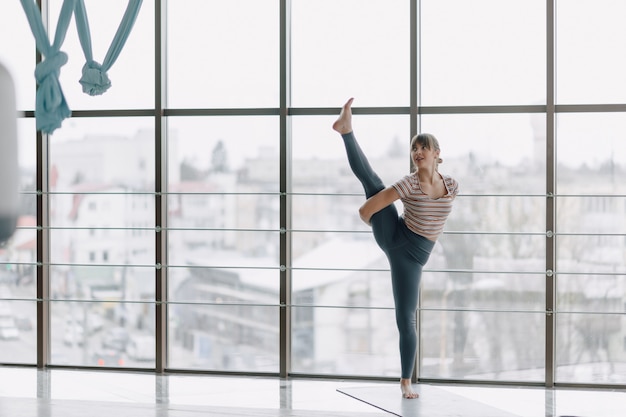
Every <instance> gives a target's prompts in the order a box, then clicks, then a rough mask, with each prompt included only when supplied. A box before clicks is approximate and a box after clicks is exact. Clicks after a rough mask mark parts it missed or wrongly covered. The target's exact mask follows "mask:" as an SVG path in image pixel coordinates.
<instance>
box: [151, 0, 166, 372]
mask: <svg viewBox="0 0 626 417" xmlns="http://www.w3.org/2000/svg"><path fill="white" fill-rule="evenodd" d="M166 1H167V0H156V1H155V4H154V56H155V58H154V71H155V74H154V80H155V82H154V88H155V92H154V145H155V152H154V158H155V161H154V162H155V163H154V167H155V182H154V187H155V190H154V191H155V197H154V198H155V204H154V208H155V212H154V217H155V233H154V236H155V263H156V265H157V267H156V268H155V271H154V273H155V309H154V310H155V341H156V346H155V352H156V360H155V370H156V372H158V373H163V372H164V371H165V370H166V368H167V322H168V320H167V295H168V294H167V268H162V267H159V266H160V265H167V194H166V193H165V192H166V191H167V170H166V166H167V165H166V162H167V146H166V142H165V134H164V132H165V130H166V128H165V122H164V120H163V107H164V102H165V99H164V91H165V88H164V83H165V77H164V72H165V71H164V68H165V59H164V57H165V41H164V39H163V33H164V28H165V18H166V12H165V11H166Z"/></svg>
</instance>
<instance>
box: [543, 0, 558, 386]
mask: <svg viewBox="0 0 626 417" xmlns="http://www.w3.org/2000/svg"><path fill="white" fill-rule="evenodd" d="M555 1H556V0H546V3H547V9H546V321H545V323H546V329H545V332H546V333H545V337H546V340H545V385H546V387H548V388H551V387H553V386H554V376H555V351H556V350H555V320H556V318H555V315H554V308H555V285H556V277H555V275H554V273H553V271H555V270H556V246H555V240H556V237H555V236H554V232H555V231H556V227H557V225H556V213H555V211H556V201H555V200H556V198H555V197H554V195H555V194H556V151H555V149H556V147H555V49H556V48H555Z"/></svg>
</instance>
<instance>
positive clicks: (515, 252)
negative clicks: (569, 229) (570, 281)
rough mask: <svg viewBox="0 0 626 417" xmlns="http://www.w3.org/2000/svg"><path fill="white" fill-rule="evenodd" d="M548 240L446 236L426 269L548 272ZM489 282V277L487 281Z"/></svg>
mask: <svg viewBox="0 0 626 417" xmlns="http://www.w3.org/2000/svg"><path fill="white" fill-rule="evenodd" d="M545 239H546V238H545V236H542V235H539V236H531V235H523V234H520V235H517V234H505V235H498V234H475V235H474V234H445V232H444V235H443V236H442V237H441V238H440V239H439V240H438V243H437V245H435V248H434V249H433V252H432V254H431V256H430V259H429V260H428V263H427V264H426V269H462V270H470V271H472V270H473V271H477V272H476V273H477V274H481V273H482V272H480V271H485V272H487V271H489V272H499V273H505V272H510V271H520V272H541V271H544V272H545V261H544V256H545ZM485 278H486V277H485Z"/></svg>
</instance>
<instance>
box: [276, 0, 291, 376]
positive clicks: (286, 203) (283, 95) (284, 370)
mask: <svg viewBox="0 0 626 417" xmlns="http://www.w3.org/2000/svg"><path fill="white" fill-rule="evenodd" d="M279 13H280V22H279V25H280V29H279V31H280V35H279V36H280V48H279V49H280V52H279V55H280V57H279V59H280V112H279V129H280V161H279V164H280V197H279V198H280V220H279V221H280V229H281V233H280V234H279V236H280V237H279V239H280V242H279V252H280V254H279V261H280V265H281V268H280V272H279V274H280V290H279V302H280V307H279V335H280V336H279V375H280V377H281V378H287V377H288V376H289V373H290V372H291V307H290V304H291V233H289V232H287V230H289V229H291V206H290V202H291V198H290V196H289V193H290V191H291V146H290V143H291V121H290V117H289V106H290V105H291V0H280V11H279Z"/></svg>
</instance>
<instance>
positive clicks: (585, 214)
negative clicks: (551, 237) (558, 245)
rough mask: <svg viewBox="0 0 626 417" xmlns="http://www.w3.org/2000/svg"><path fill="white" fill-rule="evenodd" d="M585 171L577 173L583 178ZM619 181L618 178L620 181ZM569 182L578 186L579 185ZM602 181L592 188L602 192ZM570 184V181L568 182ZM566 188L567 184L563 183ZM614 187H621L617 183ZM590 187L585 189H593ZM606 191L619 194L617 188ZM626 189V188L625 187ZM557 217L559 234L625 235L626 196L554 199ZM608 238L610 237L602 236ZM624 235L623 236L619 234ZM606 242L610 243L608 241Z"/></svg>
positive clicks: (614, 240)
mask: <svg viewBox="0 0 626 417" xmlns="http://www.w3.org/2000/svg"><path fill="white" fill-rule="evenodd" d="M584 176H586V174H582V173H581V174H580V176H579V177H580V178H583V177H584ZM619 182H621V180H620V181H619ZM579 183H580V182H578V183H574V182H572V186H573V187H574V188H577V187H578V185H575V184H579ZM601 183H602V180H600V181H598V184H597V188H596V189H595V191H598V192H599V193H602V191H601V188H602V185H601ZM568 185H569V184H568ZM566 187H567V185H566ZM616 188H621V187H620V185H617V187H616ZM593 191H594V189H591V188H589V189H588V190H587V192H593ZM607 191H609V193H611V194H612V193H621V192H622V191H620V190H607ZM624 191H626V188H625V189H624ZM556 208H557V218H558V221H559V231H560V232H561V233H583V234H594V235H598V239H602V235H603V234H615V233H620V234H622V235H626V197H624V195H621V196H610V195H600V196H597V197H574V196H570V197H567V196H564V197H560V198H558V199H557V205H556ZM605 238H606V239H609V240H611V239H612V238H611V239H610V238H609V236H606V237H605ZM621 238H624V236H621ZM619 242H621V239H620V238H618V239H612V242H610V243H612V244H616V243H619ZM607 243H609V242H607Z"/></svg>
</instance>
